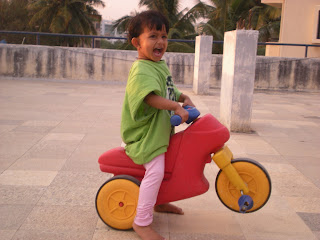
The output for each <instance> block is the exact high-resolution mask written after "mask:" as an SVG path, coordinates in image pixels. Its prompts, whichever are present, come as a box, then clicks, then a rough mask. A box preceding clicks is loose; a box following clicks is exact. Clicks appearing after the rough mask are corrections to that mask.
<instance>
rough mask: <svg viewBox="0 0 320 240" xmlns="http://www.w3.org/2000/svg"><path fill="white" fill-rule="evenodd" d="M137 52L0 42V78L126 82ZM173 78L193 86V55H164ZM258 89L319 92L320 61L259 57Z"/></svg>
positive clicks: (215, 70)
mask: <svg viewBox="0 0 320 240" xmlns="http://www.w3.org/2000/svg"><path fill="white" fill-rule="evenodd" d="M136 57H137V53H136V51H122V50H106V49H91V48H67V47H49V46H34V45H11V44H0V76H6V77H24V78H45V79H58V80H65V79H69V80H75V81H76V80H81V81H98V82H105V81H112V82H123V83H125V82H126V81H127V76H128V73H129V70H130V67H131V64H132V63H133V61H134V60H135V59H136ZM164 59H165V60H166V62H167V63H168V66H169V68H170V71H171V73H172V76H173V79H174V80H175V82H176V83H179V84H187V85H192V84H193V76H194V54H193V53H166V54H165V56H164ZM221 70H222V55H212V59H211V72H210V88H220V86H221V72H222V71H221ZM254 86H255V89H266V90H268V89H271V90H301V91H305V90H306V91H319V90H320V59H318V58H279V57H260V56H258V57H257V62H256V73H255V84H254Z"/></svg>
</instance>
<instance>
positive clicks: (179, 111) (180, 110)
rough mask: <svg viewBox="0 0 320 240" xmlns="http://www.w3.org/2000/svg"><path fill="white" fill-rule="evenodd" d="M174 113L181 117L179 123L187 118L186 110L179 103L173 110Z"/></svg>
mask: <svg viewBox="0 0 320 240" xmlns="http://www.w3.org/2000/svg"><path fill="white" fill-rule="evenodd" d="M174 114H176V115H179V116H180V117H181V119H182V121H181V123H184V122H186V121H187V120H188V118H189V113H188V111H187V110H185V109H184V108H183V107H181V106H180V104H178V107H177V108H176V109H175V110H174Z"/></svg>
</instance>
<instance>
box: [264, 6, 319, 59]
mask: <svg viewBox="0 0 320 240" xmlns="http://www.w3.org/2000/svg"><path fill="white" fill-rule="evenodd" d="M261 2H262V3H264V4H268V5H271V6H274V7H277V8H281V26H280V36H279V43H298V44H316V45H320V0H303V1H302V0H261ZM305 51H306V48H305V47H298V46H297V47H293V46H271V45H268V46H267V48H266V56H279V57H305ZM307 56H308V57H320V47H308V55H307Z"/></svg>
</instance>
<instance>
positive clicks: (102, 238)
mask: <svg viewBox="0 0 320 240" xmlns="http://www.w3.org/2000/svg"><path fill="white" fill-rule="evenodd" d="M160 234H161V233H160ZM92 240H140V237H139V236H138V235H137V234H136V233H135V232H134V231H117V230H108V231H105V230H96V231H95V233H94V235H93V238H92Z"/></svg>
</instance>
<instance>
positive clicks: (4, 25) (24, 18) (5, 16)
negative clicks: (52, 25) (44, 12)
mask: <svg viewBox="0 0 320 240" xmlns="http://www.w3.org/2000/svg"><path fill="white" fill-rule="evenodd" d="M27 5H28V0H0V26H1V30H7V31H30V30H32V29H31V28H30V27H29V25H28V21H29V19H30V17H29V15H28V10H27V8H26V7H27ZM1 39H5V40H6V41H7V42H8V43H22V42H23V41H24V40H26V39H27V40H28V41H29V42H31V39H35V38H34V37H31V36H23V35H12V34H1ZM1 39H0V40H1Z"/></svg>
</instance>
